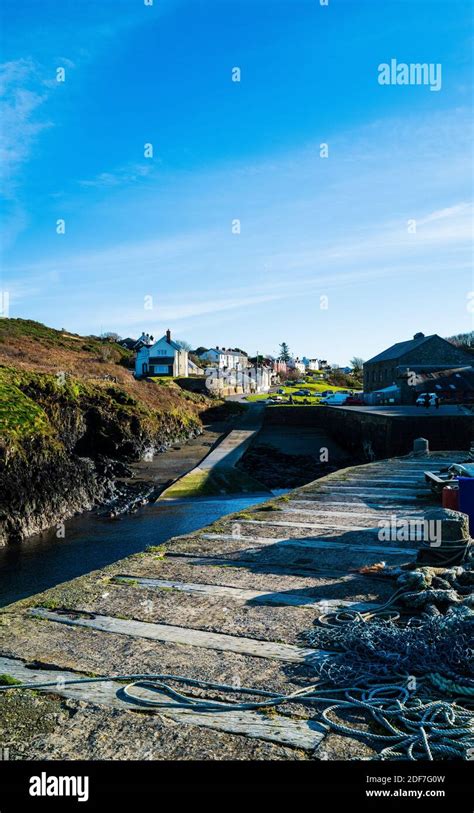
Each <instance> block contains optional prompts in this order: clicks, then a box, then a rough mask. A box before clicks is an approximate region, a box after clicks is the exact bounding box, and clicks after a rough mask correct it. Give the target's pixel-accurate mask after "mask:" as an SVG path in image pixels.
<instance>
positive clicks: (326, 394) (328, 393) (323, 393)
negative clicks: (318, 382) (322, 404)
mask: <svg viewBox="0 0 474 813" xmlns="http://www.w3.org/2000/svg"><path fill="white" fill-rule="evenodd" d="M329 395H334V390H324V392H322V393H321V397H322V398H327V397H328V396H329Z"/></svg>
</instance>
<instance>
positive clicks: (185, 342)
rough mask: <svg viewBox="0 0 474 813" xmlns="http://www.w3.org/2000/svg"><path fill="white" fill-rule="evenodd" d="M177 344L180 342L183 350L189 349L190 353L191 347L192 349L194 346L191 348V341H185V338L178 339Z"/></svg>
mask: <svg viewBox="0 0 474 813" xmlns="http://www.w3.org/2000/svg"><path fill="white" fill-rule="evenodd" d="M176 344H179V346H180V347H181V348H182V349H183V350H187V351H188V353H190V352H191V349H192V348H191V345H190V344H189V342H187V341H185V340H184V339H176Z"/></svg>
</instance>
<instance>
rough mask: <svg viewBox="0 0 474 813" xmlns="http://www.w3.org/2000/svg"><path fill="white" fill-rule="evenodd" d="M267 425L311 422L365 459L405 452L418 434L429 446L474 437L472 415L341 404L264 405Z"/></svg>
mask: <svg viewBox="0 0 474 813" xmlns="http://www.w3.org/2000/svg"><path fill="white" fill-rule="evenodd" d="M264 420H265V424H266V425H282V426H307V427H308V426H311V427H318V426H320V427H321V429H324V431H326V432H327V433H328V434H329V435H331V437H333V438H334V440H335V441H337V443H339V444H340V445H341V446H343V447H344V448H345V449H347V450H348V451H350V452H351V453H352V454H354V455H355V456H357V457H360V456H362V458H363V459H364V460H375V459H377V458H385V457H392V456H395V455H403V454H407V453H408V452H411V451H412V450H413V441H414V440H415V438H418V437H424V438H427V440H428V441H429V444H430V449H436V450H449V449H466V451H467V450H468V449H469V447H470V443H471V439H474V417H473V416H470V415H433V416H431V415H430V417H429V418H427V417H426V416H424V415H420V416H419V417H418V416H416V415H415V416H413V415H386V414H385V415H381V414H378V413H376V412H359V411H356V410H351V409H350V408H347V409H343V408H341V407H338V408H337V409H334V408H332V407H322V406H320V407H310V406H308V407H304V406H301V407H284V406H275V407H272V406H270V407H267V408H266V409H265V418H264Z"/></svg>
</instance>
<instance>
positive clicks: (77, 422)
mask: <svg viewBox="0 0 474 813" xmlns="http://www.w3.org/2000/svg"><path fill="white" fill-rule="evenodd" d="M1 373H2V377H3V385H4V389H5V390H6V391H7V392H8V396H9V409H8V412H7V413H6V416H5V415H4V418H5V417H6V419H5V420H4V426H3V428H4V430H5V431H3V432H2V437H1V440H0V545H5V544H7V543H9V542H15V541H20V540H22V539H24V538H26V537H28V536H29V535H31V534H33V533H37V532H39V531H42V530H45V529H46V528H49V527H51V526H54V525H56V524H58V523H61V522H62V521H63V520H64V519H67V518H69V517H71V516H72V515H73V514H75V513H76V512H80V511H85V510H90V509H91V508H93V507H95V506H98V505H102V504H104V503H107V502H109V501H111V500H113V499H114V496H115V495H116V488H115V484H114V480H115V477H116V476H117V475H118V476H120V475H123V474H124V473H126V468H125V467H124V463H126V462H129V461H133V460H139V459H141V458H142V457H143V456H144V455H145V454H147V453H149V454H153V452H154V451H155V449H156V448H159V447H163V446H166V445H168V444H170V443H173V442H174V441H176V440H184V439H186V438H188V437H192V436H195V435H196V434H197V433H199V432H200V431H201V429H200V427H201V423H200V420H199V410H198V408H197V407H196V405H195V404H194V403H192V402H191V403H188V402H187V401H186V400H183V398H184V396H183V397H181V396H180V394H179V393H177V394H176V395H175V396H173V397H174V398H175V403H171V404H170V403H167V405H166V408H165V409H162V410H159V409H153V408H150V407H149V406H148V405H146V404H145V403H143V402H141V401H139V400H138V399H136V398H134V397H132V396H131V395H130V394H129V393H127V391H126V390H125V389H123V388H121V387H119V386H115V385H114V386H108V385H98V384H94V385H93V384H89V383H88V384H85V383H84V382H79V381H76V380H74V379H69V380H68V381H67V382H66V383H61V382H58V381H57V380H56V379H55V378H54V377H53V376H48V375H41V374H39V375H38V374H33V373H25V372H24V371H22V372H21V373H19V372H18V371H17V370H9V371H8V370H6V369H5V368H3V369H2V371H1ZM0 383H2V382H0ZM152 386H153V385H152Z"/></svg>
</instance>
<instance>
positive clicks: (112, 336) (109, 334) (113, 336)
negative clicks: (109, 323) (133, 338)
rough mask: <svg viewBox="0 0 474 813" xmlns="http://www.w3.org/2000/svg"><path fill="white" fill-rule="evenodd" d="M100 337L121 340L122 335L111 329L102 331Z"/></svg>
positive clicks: (115, 340)
mask: <svg viewBox="0 0 474 813" xmlns="http://www.w3.org/2000/svg"><path fill="white" fill-rule="evenodd" d="M100 338H101V339H108V340H109V341H114V342H119V341H120V339H121V338H122V337H121V336H119V334H118V333H114V331H113V330H111V331H108V332H107V333H101V334H100Z"/></svg>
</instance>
